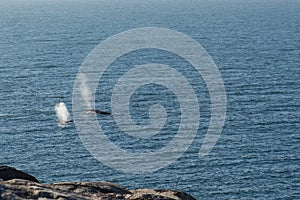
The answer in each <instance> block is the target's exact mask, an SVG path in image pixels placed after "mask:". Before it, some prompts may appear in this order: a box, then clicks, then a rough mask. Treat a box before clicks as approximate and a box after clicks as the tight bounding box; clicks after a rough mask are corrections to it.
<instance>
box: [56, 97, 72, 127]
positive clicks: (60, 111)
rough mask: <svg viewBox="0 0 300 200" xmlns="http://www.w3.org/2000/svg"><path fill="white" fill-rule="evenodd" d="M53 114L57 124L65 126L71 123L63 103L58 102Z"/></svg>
mask: <svg viewBox="0 0 300 200" xmlns="http://www.w3.org/2000/svg"><path fill="white" fill-rule="evenodd" d="M55 112H56V116H57V118H58V121H59V123H61V124H66V123H69V122H71V120H70V113H69V111H68V109H67V107H66V104H65V103H64V102H60V103H58V104H57V105H56V106H55Z"/></svg>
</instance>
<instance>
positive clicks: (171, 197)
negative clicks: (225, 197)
mask: <svg viewBox="0 0 300 200" xmlns="http://www.w3.org/2000/svg"><path fill="white" fill-rule="evenodd" d="M0 199H2V200H20V199H38V200H48V199H60V200H88V199H93V200H102V199H109V200H146V199H147V200H195V198H193V197H192V196H190V195H188V194H186V193H183V192H179V191H173V190H162V189H137V190H127V189H125V188H124V187H122V186H119V185H116V184H113V183H109V182H74V183H71V182H66V183H53V184H40V183H36V182H32V181H28V180H22V179H13V180H8V181H2V180H1V181H0Z"/></svg>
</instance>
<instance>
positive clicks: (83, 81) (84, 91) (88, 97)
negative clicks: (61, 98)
mask: <svg viewBox="0 0 300 200" xmlns="http://www.w3.org/2000/svg"><path fill="white" fill-rule="evenodd" d="M79 79H80V93H81V96H82V98H83V99H84V101H85V103H86V106H87V109H88V110H91V109H92V108H93V107H92V94H91V92H90V90H89V86H88V83H87V78H86V75H84V74H80V76H79Z"/></svg>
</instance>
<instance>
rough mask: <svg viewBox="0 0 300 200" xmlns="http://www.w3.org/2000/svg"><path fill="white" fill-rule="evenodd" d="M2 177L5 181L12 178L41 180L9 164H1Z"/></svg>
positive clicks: (0, 176) (0, 177)
mask: <svg viewBox="0 0 300 200" xmlns="http://www.w3.org/2000/svg"><path fill="white" fill-rule="evenodd" d="M0 179H2V180H4V181H7V180H11V179H24V180H29V181H33V182H37V183H38V182H39V181H38V180H37V179H36V178H35V177H33V176H31V175H29V174H26V173H25V172H22V171H19V170H17V169H15V168H13V167H8V166H0Z"/></svg>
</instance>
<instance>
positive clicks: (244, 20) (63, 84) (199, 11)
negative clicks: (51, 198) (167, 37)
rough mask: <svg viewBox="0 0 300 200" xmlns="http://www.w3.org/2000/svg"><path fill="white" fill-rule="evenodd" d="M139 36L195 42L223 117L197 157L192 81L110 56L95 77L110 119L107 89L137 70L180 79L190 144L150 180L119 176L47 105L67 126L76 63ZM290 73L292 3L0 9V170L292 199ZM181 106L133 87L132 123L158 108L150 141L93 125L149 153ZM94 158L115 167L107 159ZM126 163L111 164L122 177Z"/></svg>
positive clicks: (293, 71)
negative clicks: (216, 76) (190, 114)
mask: <svg viewBox="0 0 300 200" xmlns="http://www.w3.org/2000/svg"><path fill="white" fill-rule="evenodd" d="M144 27H156V28H163V29H168V30H173V31H176V32H180V33H182V34H184V35H186V36H188V37H190V38H192V39H193V40H194V41H196V42H197V43H199V44H201V45H202V47H203V48H204V49H205V50H206V52H207V53H208V54H209V55H210V57H211V58H212V60H213V62H214V63H215V65H216V67H217V69H218V71H219V73H220V75H221V77H222V80H223V82H224V88H225V93H226V99H227V101H226V109H227V110H226V118H225V124H224V127H223V129H222V132H221V135H220V138H219V139H218V141H217V143H216V145H215V146H214V147H213V148H212V150H211V151H210V152H209V154H208V155H206V156H205V157H203V158H202V157H199V150H200V147H201V145H202V142H203V140H204V137H205V134H206V133H207V130H208V127H209V124H210V118H211V117H212V116H213V115H212V111H211V107H212V105H211V101H212V100H211V93H210V91H209V89H208V87H207V83H206V81H205V80H204V79H203V77H201V76H199V74H197V71H196V70H195V69H194V68H193V66H192V65H191V64H190V63H188V62H187V61H186V60H185V59H184V58H183V57H181V56H180V55H179V56H178V55H174V53H170V52H167V51H161V50H158V49H153V48H149V49H140V50H137V51H133V52H129V53H127V54H125V55H122V56H121V57H118V58H117V59H116V60H115V61H114V62H113V63H112V64H111V65H110V66H109V67H108V68H107V70H106V71H105V72H104V73H103V76H102V77H101V79H99V84H98V86H97V88H96V92H95V107H96V108H97V109H100V110H104V111H108V112H113V111H114V110H113V108H112V103H111V99H112V94H113V93H114V87H115V85H116V84H117V82H118V80H119V79H120V78H121V77H122V76H123V75H124V74H125V73H126V72H127V71H129V70H130V69H133V68H134V67H136V66H141V65H145V64H147V63H161V64H164V65H169V66H172V67H174V69H176V70H177V71H179V72H180V73H181V74H182V75H183V76H185V77H186V80H187V81H188V82H189V84H190V85H191V88H192V89H193V90H194V92H195V95H196V98H197V99H198V101H199V108H200V119H199V120H198V121H199V127H198V129H196V135H195V137H194V138H193V141H192V142H191V144H190V145H189V146H188V148H187V149H186V150H185V151H184V152H182V155H181V156H180V157H178V159H175V160H173V161H172V162H171V163H168V164H167V165H166V166H163V167H160V168H158V169H157V170H154V171H153V172H146V173H129V172H126V171H122V170H121V168H118V167H111V166H110V165H109V164H107V163H105V162H103V161H101V160H100V159H97V158H96V157H95V156H94V154H92V153H91V150H90V149H89V148H88V146H87V145H86V143H85V142H84V140H82V135H81V134H80V131H79V130H78V123H79V121H78V120H77V121H76V120H75V122H74V123H69V124H67V125H64V126H60V125H59V124H58V121H57V117H56V113H55V109H54V108H55V105H56V104H58V103H59V102H65V104H66V106H67V108H68V109H69V112H70V114H71V118H74V116H75V113H73V110H74V106H75V105H73V102H72V99H74V95H76V93H73V88H74V85H75V83H76V81H75V80H76V78H77V77H78V72H79V71H80V67H81V66H82V63H83V62H84V61H85V59H86V57H87V56H88V55H89V54H90V52H91V51H92V50H93V49H94V48H95V47H97V45H99V44H100V43H101V42H103V41H105V40H106V39H107V38H110V37H112V36H114V35H116V34H119V33H122V32H124V31H128V30H131V29H136V28H144ZM145 34H147V32H145ZM145 37H150V38H151V35H146V36H145ZM160 39H161V38H160V37H158V38H157V40H158V41H159V40H160ZM172 41H174V45H176V46H178V45H180V43H179V42H178V41H177V40H176V38H175V39H174V40H172ZM160 42H161V43H162V44H163V43H164V40H163V39H161V41H159V43H160ZM119 45H120V47H123V46H122V43H120V44H119ZM172 45H173V44H172ZM118 47H119V46H116V47H114V48H118ZM299 75H300V2H299V1H297V0H287V1H283V0H262V1H258V0H251V1H242V0H224V1H222V0H212V1H205V0H199V1H197V0H187V1H186V0H174V1H171V0H163V1H160V0H151V1H138V0H133V1H121V0H112V1H108V0H101V1H100V0H99V1H97V0H87V1H83V0H75V1H70V0H63V1H58V0H53V1H50V0H45V1H38V0H28V1H27V0H13V1H9V2H8V1H4V0H1V1H0V151H1V154H0V165H9V166H13V167H16V168H17V169H20V170H22V171H25V172H27V173H29V174H31V175H33V176H35V177H36V178H37V179H38V180H40V182H42V183H53V182H63V181H111V182H114V183H118V184H121V185H123V186H125V187H127V188H130V189H131V188H166V189H174V190H181V191H185V192H187V193H189V194H191V195H193V196H195V197H196V198H197V199H299V198H300V191H299V188H300V135H299V134H300V132H299V130H300V95H299V94H300V79H299ZM141 80H144V79H143V78H141ZM170 80H172V78H170ZM129 86H130V85H129ZM129 86H128V87H129ZM119 98H120V99H123V98H125V97H123V96H120V97H119ZM180 103H181V102H180V100H178V98H177V95H176V93H175V92H174V91H172V90H170V89H168V88H167V87H165V86H163V85H160V84H146V85H144V86H141V87H139V88H138V89H137V90H135V92H134V93H133V94H132V96H131V98H130V105H129V106H130V108H129V114H130V115H129V117H131V118H132V121H133V122H134V123H136V124H137V125H138V126H147V124H149V123H151V122H152V120H155V119H152V118H151V112H150V114H149V110H150V111H151V109H152V108H153V107H151V106H152V105H157V104H160V105H161V106H162V107H164V111H165V113H164V114H166V115H164V116H165V117H166V120H165V123H164V124H163V127H162V128H161V129H159V130H156V129H155V131H158V132H159V133H157V134H155V135H154V136H152V137H151V138H150V139H149V138H148V139H145V138H138V139H136V138H135V137H134V136H132V135H130V136H129V135H128V134H126V133H124V131H122V130H121V128H120V127H119V124H118V123H116V122H115V116H114V115H107V116H106V115H105V116H104V115H103V116H101V115H97V116H96V120H97V122H98V123H99V126H101V128H102V131H103V132H104V133H105V135H106V137H107V138H108V140H109V141H110V142H111V143H114V144H115V145H116V146H117V147H119V148H122V149H125V150H126V151H127V152H128V153H129V154H131V153H136V154H139V153H144V154H145V155H148V154H147V153H149V152H150V153H151V152H155V151H158V150H160V149H163V147H164V146H166V145H169V144H170V141H172V139H174V138H176V133H177V131H178V129H179V128H180V127H181V119H182V118H181V111H182V109H181V108H182V106H181V105H180ZM76 106H78V105H76ZM72 108H73V109H72ZM150 108H151V109H150ZM159 109H161V107H159ZM113 114H114V113H113ZM152 114H153V113H152ZM195 118H196V119H197V116H195ZM158 121H160V119H159V120H158ZM122 126H125V128H126V124H123V125H122ZM127 126H130V124H129V125H127ZM127 128H128V127H127ZM130 128H131V127H129V130H130ZM81 132H85V130H84V129H83V130H81ZM95 134H97V131H96V130H95ZM101 143H103V142H100V144H101ZM175 147H176V146H175ZM176 148H177V147H176ZM176 148H175V149H176ZM98 153H99V154H100V156H101V155H106V154H109V155H112V156H111V157H112V158H111V159H114V156H113V155H114V152H109V150H107V151H105V149H104V151H103V152H98ZM172 153H173V152H170V154H169V155H170V157H171V156H172ZM167 157H169V156H167ZM149 159H150V157H149ZM128 162H129V161H128ZM128 162H127V161H126V160H121V161H120V162H119V165H121V166H123V167H124V166H125V168H126V167H127V168H128V166H127V165H128ZM154 162H155V160H154V161H153V163H154ZM149 165H150V166H151V165H152V163H149ZM121 166H120V167H121Z"/></svg>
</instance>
